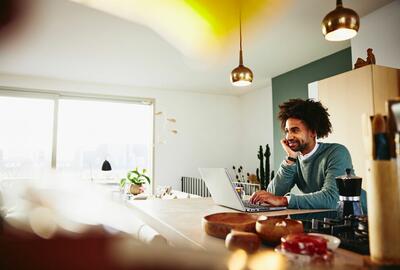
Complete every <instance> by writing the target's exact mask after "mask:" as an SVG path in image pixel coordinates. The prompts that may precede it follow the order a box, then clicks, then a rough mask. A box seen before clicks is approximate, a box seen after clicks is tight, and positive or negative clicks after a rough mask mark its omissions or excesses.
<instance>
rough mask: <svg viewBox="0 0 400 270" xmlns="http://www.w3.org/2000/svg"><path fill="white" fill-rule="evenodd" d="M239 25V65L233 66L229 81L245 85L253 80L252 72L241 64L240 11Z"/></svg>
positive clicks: (236, 84) (237, 84) (240, 16)
mask: <svg viewBox="0 0 400 270" xmlns="http://www.w3.org/2000/svg"><path fill="white" fill-rule="evenodd" d="M239 27H240V51H239V66H238V67H236V68H234V69H233V70H232V72H231V82H232V84H233V85H234V86H247V85H250V84H251V82H252V81H253V72H252V71H251V70H250V69H249V68H248V67H245V66H244V65H243V51H242V13H241V12H240V15H239Z"/></svg>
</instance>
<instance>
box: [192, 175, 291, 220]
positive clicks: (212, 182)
mask: <svg viewBox="0 0 400 270" xmlns="http://www.w3.org/2000/svg"><path fill="white" fill-rule="evenodd" d="M199 172H200V174H201V177H202V179H203V181H204V182H205V183H206V186H207V188H208V190H209V191H210V193H211V197H212V198H213V200H214V202H215V203H216V204H219V205H222V206H225V207H229V208H232V209H236V210H239V211H242V212H266V211H274V210H283V209H286V207H285V206H271V205H255V204H250V203H249V202H248V201H244V200H242V199H241V198H240V196H239V194H238V193H237V192H236V190H235V186H234V184H233V183H232V181H231V180H230V179H231V178H230V176H229V173H228V171H227V170H226V169H224V168H199Z"/></svg>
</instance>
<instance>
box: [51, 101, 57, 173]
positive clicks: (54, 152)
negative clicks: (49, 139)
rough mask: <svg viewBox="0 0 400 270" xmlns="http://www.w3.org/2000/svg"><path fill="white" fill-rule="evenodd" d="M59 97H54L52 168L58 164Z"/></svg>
mask: <svg viewBox="0 0 400 270" xmlns="http://www.w3.org/2000/svg"><path fill="white" fill-rule="evenodd" d="M58 101H59V99H58V97H57V98H55V99H54V112H53V144H52V147H51V150H52V151H51V168H52V169H56V166H57V138H58Z"/></svg>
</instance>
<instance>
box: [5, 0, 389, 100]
mask: <svg viewBox="0 0 400 270" xmlns="http://www.w3.org/2000/svg"><path fill="white" fill-rule="evenodd" d="M141 1H150V0H141ZM31 2H32V3H31V4H32V8H31V9H30V10H29V11H28V12H27V16H26V18H25V20H23V24H22V21H21V27H19V28H18V29H16V30H15V31H14V32H13V33H12V34H11V35H7V36H5V35H3V36H0V37H2V38H1V40H0V41H1V42H0V73H7V74H20V75H33V76H41V77H51V78H60V79H66V80H73V81H82V82H95V83H108V84H117V85H127V86H132V87H135V88H138V87H144V88H157V89H173V90H181V91H194V92H204V93H213V94H230V95H240V94H243V93H246V92H248V91H251V90H252V89H258V88H261V87H266V86H267V85H269V84H270V79H271V78H272V77H274V76H277V75H279V74H282V73H284V72H287V71H290V70H292V69H295V68H297V67H300V66H302V65H304V64H307V63H310V62H312V61H315V60H317V59H320V58H321V57H324V56H327V55H329V54H332V53H334V52H337V51H339V50H341V49H344V48H346V47H349V46H350V42H348V41H347V42H339V43H332V42H328V41H325V40H324V38H323V36H322V34H321V29H320V23H321V20H322V18H323V17H324V16H325V15H326V13H328V12H329V11H330V10H332V9H333V8H334V6H335V0H329V1H328V0H324V1H321V0H294V1H287V5H286V6H285V7H284V8H283V9H282V10H281V11H280V12H276V14H275V16H274V18H273V19H272V20H271V19H265V18H264V19H261V20H258V21H256V23H255V22H253V23H248V24H245V25H244V29H243V31H244V62H245V65H246V66H248V67H250V68H251V69H252V70H253V72H254V77H255V79H254V83H253V84H252V85H251V86H249V87H245V88H236V87H233V86H232V85H231V84H230V81H229V74H230V71H231V70H232V69H233V68H234V67H236V66H237V65H238V38H237V32H235V33H233V34H232V35H231V36H230V37H229V39H227V40H228V41H229V43H225V44H224V46H223V50H222V51H219V54H218V53H215V52H213V53H210V54H209V55H204V54H203V55H201V57H200V55H195V56H193V57H190V56H188V54H187V53H186V52H182V50H181V48H179V46H176V44H175V45H173V44H172V43H171V42H168V41H166V40H165V39H164V38H163V37H165V36H164V35H163V33H157V32H156V31H154V30H152V29H150V28H149V27H147V26H144V25H143V24H138V23H135V22H132V21H128V20H124V19H120V18H117V17H116V16H112V15H109V14H107V13H104V12H102V11H98V10H94V9H91V8H89V7H86V6H83V5H80V4H77V3H73V2H70V1H66V0H31ZM389 2H391V0H348V1H346V0H345V1H344V6H346V7H350V8H352V9H354V10H356V11H357V12H358V14H359V15H360V16H361V17H362V16H364V15H366V14H368V13H370V12H372V11H374V10H376V9H378V8H379V7H381V6H384V5H386V4H388V3H389ZM148 16H150V17H151V16H153V17H155V16H159V15H158V14H149V15H148ZM176 16H179V14H176ZM361 28H362V19H361ZM246 31H247V32H246ZM5 37H6V38H5ZM184 53H185V54H184Z"/></svg>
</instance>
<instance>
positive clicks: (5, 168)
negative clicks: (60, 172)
mask: <svg viewBox="0 0 400 270" xmlns="http://www.w3.org/2000/svg"><path fill="white" fill-rule="evenodd" d="M53 111H54V102H53V101H52V100H46V99H37V98H21V97H2V96H0V125H1V131H0V170H1V176H2V178H22V179H24V178H38V177H41V176H42V173H43V171H44V170H45V169H49V168H50V166H51V153H52V148H51V147H52V130H53Z"/></svg>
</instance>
